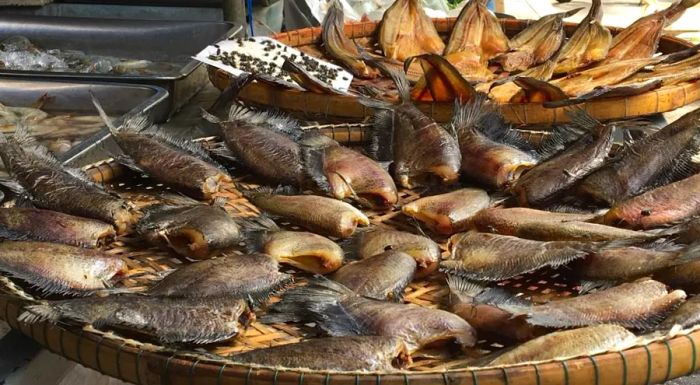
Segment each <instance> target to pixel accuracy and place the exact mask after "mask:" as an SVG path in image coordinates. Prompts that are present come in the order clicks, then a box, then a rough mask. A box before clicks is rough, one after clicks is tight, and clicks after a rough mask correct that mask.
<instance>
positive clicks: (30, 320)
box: [17, 302, 61, 324]
mask: <svg viewBox="0 0 700 385" xmlns="http://www.w3.org/2000/svg"><path fill="white" fill-rule="evenodd" d="M60 319H61V312H60V311H59V309H58V308H56V307H55V306H52V305H51V304H50V303H48V302H44V303H40V304H35V305H29V306H26V307H25V308H24V312H23V313H22V314H20V315H19V317H18V318H17V320H18V321H19V322H24V323H27V324H35V323H39V322H44V321H47V322H50V323H53V324H55V323H57V322H58V321H59V320H60Z"/></svg>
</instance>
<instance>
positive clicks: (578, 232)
mask: <svg viewBox="0 0 700 385" xmlns="http://www.w3.org/2000/svg"><path fill="white" fill-rule="evenodd" d="M593 218H594V215H593V214H569V213H553V212H549V211H542V210H534V209H529V208H524V207H513V208H488V209H484V210H481V211H480V212H479V213H477V214H476V215H475V216H474V217H473V218H472V220H471V226H472V228H473V229H476V230H478V231H481V232H487V233H495V234H502V235H512V236H514V237H519V238H525V239H533V240H537V241H591V242H598V241H614V240H617V239H639V240H645V239H653V238H655V237H656V235H653V234H647V233H643V232H639V231H631V230H625V229H618V228H616V227H611V226H605V225H599V224H596V223H589V222H586V221H588V220H591V219H593Z"/></svg>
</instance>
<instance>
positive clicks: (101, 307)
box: [19, 295, 255, 344]
mask: <svg viewBox="0 0 700 385" xmlns="http://www.w3.org/2000/svg"><path fill="white" fill-rule="evenodd" d="M19 319H20V320H21V321H22V322H26V323H29V324H31V323H36V322H42V321H49V322H52V323H57V322H59V321H61V320H64V319H68V320H72V321H75V322H79V323H87V324H92V325H94V326H96V327H112V328H117V329H126V330H128V331H132V332H138V333H142V334H145V335H149V336H153V337H155V338H157V339H158V340H159V341H160V342H162V343H166V344H175V343H193V344H209V343H214V342H219V341H224V340H228V339H230V338H233V337H235V336H236V335H237V334H238V332H239V331H240V330H241V329H242V328H244V327H246V326H247V324H248V323H249V322H250V321H251V320H252V319H255V315H254V314H252V312H250V311H249V310H248V307H247V306H246V303H245V301H243V300H233V299H231V298H216V299H207V300H202V299H173V298H156V297H147V296H142V295H120V296H108V297H94V298H80V299H74V300H67V301H49V302H46V303H40V304H36V305H29V306H27V307H26V308H25V312H24V313H22V314H21V315H20V317H19Z"/></svg>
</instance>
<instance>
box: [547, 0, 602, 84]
mask: <svg viewBox="0 0 700 385" xmlns="http://www.w3.org/2000/svg"><path fill="white" fill-rule="evenodd" d="M602 19H603V7H602V1H601V0H593V1H592V3H591V8H590V10H589V11H588V15H586V17H585V18H584V19H583V20H581V22H580V23H579V24H578V26H577V27H576V30H574V33H573V34H572V35H571V38H569V40H568V41H567V42H566V44H564V46H563V47H562V49H561V53H560V54H559V60H557V66H556V67H555V69H554V72H555V73H571V72H573V71H576V70H577V69H579V68H583V67H586V66H588V65H590V64H592V63H595V62H598V61H601V60H603V59H605V58H606V57H607V56H608V50H609V49H610V44H611V43H612V34H611V33H610V30H608V29H607V28H606V27H604V26H603V25H602V24H601V20H602Z"/></svg>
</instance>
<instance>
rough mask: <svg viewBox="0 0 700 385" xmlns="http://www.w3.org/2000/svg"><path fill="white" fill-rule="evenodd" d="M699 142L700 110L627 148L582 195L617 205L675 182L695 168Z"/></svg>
mask: <svg viewBox="0 0 700 385" xmlns="http://www.w3.org/2000/svg"><path fill="white" fill-rule="evenodd" d="M698 143H700V109H696V110H694V111H692V112H689V113H687V114H685V115H684V116H683V117H681V118H680V119H678V120H676V121H675V122H673V123H671V124H669V125H668V126H666V127H664V128H662V129H661V130H659V131H657V132H655V133H653V134H651V135H649V136H647V137H644V138H642V139H640V140H638V141H636V142H635V143H633V144H631V145H630V146H627V147H626V148H625V149H623V151H622V153H621V154H619V155H618V156H617V157H616V158H615V160H613V161H612V162H610V163H608V164H607V165H605V166H603V167H602V168H601V169H600V170H598V171H596V172H594V173H593V174H591V175H589V176H588V177H587V178H585V179H584V180H583V182H581V184H580V185H579V188H578V190H579V193H580V194H581V195H583V196H585V197H587V198H589V199H592V200H594V201H597V202H603V203H607V204H615V203H617V202H619V201H622V200H624V199H626V198H629V197H632V196H634V195H638V194H639V193H641V192H643V191H644V190H646V189H648V188H649V187H653V186H658V185H663V184H666V183H670V182H673V181H675V180H677V179H678V178H681V177H684V176H686V174H687V173H688V168H692V167H689V166H690V165H692V164H693V160H692V159H693V157H694V156H695V154H697V153H698V146H699V145H698ZM652 209H653V208H652Z"/></svg>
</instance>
